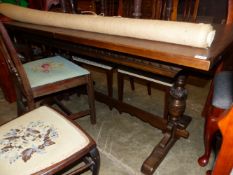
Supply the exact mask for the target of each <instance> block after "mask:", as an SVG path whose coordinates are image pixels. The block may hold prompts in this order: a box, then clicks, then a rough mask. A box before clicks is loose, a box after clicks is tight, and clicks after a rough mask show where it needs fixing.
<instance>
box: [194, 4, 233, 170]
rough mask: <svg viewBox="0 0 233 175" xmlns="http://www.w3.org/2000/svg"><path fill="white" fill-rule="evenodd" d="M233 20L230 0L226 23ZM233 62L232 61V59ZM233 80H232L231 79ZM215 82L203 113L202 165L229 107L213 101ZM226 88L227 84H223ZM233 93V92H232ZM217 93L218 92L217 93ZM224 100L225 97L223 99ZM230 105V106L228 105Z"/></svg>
mask: <svg viewBox="0 0 233 175" xmlns="http://www.w3.org/2000/svg"><path fill="white" fill-rule="evenodd" d="M232 22H233V0H228V16H227V21H226V24H228V25H230V24H232ZM227 59H229V60H230V59H232V53H230V55H228V56H227V58H226V59H225V60H227ZM225 64H226V63H225V62H221V64H219V65H218V67H217V69H216V71H215V72H216V73H215V74H216V75H215V76H217V74H219V72H221V71H222V70H223V69H224V67H225ZM231 64H232V61H231ZM229 81H232V80H229ZM214 88H215V87H214V82H212V83H211V86H210V90H209V94H208V97H207V100H206V103H205V106H204V109H203V112H202V115H204V116H205V131H204V145H205V152H204V154H203V155H202V156H201V157H200V158H199V159H198V163H199V165H200V166H205V165H207V163H208V161H209V157H210V153H211V148H212V141H213V137H214V134H215V132H216V131H217V130H218V128H217V118H218V117H219V116H220V114H221V113H222V112H223V111H224V109H226V108H227V106H224V107H222V106H221V105H220V106H219V105H217V106H215V105H214V104H213V103H212V102H213V101H212V100H213V95H214V93H215V92H214ZM223 88H225V86H223ZM231 93H232V92H231ZM215 95H216V94H215ZM223 100H224V99H223ZM226 100H227V99H226ZM228 107H229V106H228Z"/></svg>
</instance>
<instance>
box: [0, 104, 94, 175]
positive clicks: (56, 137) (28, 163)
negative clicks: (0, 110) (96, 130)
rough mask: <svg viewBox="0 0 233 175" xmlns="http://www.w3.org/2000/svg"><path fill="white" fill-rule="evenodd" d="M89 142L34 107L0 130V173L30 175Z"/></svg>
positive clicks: (49, 112)
mask: <svg viewBox="0 0 233 175" xmlns="http://www.w3.org/2000/svg"><path fill="white" fill-rule="evenodd" d="M89 142H90V140H89V139H88V137H87V136H86V135H85V134H84V133H83V132H82V131H81V130H80V129H79V128H77V127H76V126H75V125H74V124H72V123H71V122H70V121H68V120H67V119H65V118H64V117H63V116H62V115H61V114H59V113H58V112H56V111H54V110H53V109H51V108H49V107H45V106H43V107H40V108H37V109H35V110H33V111H31V112H29V113H27V114H25V115H23V116H21V117H18V118H17V119H15V120H13V121H11V122H9V123H7V124H5V125H2V126H1V127H0V174H1V175H19V174H22V175H29V174H32V173H35V172H38V171H39V170H42V169H44V168H46V167H49V166H50V165H53V164H55V163H57V162H60V161H62V160H64V159H66V158H68V157H69V156H71V155H72V154H74V153H76V152H78V151H80V150H82V149H83V148H84V147H85V146H86V145H88V143H89Z"/></svg>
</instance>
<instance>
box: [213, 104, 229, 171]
mask: <svg viewBox="0 0 233 175" xmlns="http://www.w3.org/2000/svg"><path fill="white" fill-rule="evenodd" d="M218 126H219V128H220V131H221V133H222V136H223V142H222V145H221V148H220V151H219V153H218V156H217V160H216V162H215V165H214V168H213V171H212V175H220V174H221V175H228V174H230V173H231V171H232V170H233V149H232V146H233V106H231V108H230V109H229V110H228V111H226V112H225V113H224V114H223V115H222V117H221V119H220V120H219V122H218Z"/></svg>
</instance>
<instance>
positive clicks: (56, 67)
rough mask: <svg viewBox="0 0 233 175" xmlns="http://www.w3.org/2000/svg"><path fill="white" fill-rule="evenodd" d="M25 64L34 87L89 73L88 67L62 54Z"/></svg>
mask: <svg viewBox="0 0 233 175" xmlns="http://www.w3.org/2000/svg"><path fill="white" fill-rule="evenodd" d="M23 66H24V69H25V71H26V73H27V76H28V79H29V82H30V85H31V87H32V88H34V87H38V86H43V85H45V84H50V83H54V82H57V81H61V80H66V79H69V78H74V77H77V76H83V75H87V74H89V71H87V70H86V69H84V68H82V67H80V66H78V65H76V64H74V63H72V62H71V61H68V60H67V59H66V58H63V57H61V56H54V57H49V58H44V59H40V60H36V61H32V62H29V63H25V64H24V65H23Z"/></svg>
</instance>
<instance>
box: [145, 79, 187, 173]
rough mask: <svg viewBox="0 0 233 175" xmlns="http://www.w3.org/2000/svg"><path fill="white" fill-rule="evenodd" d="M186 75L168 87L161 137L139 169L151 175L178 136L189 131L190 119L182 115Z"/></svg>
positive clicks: (184, 102) (184, 101)
mask: <svg viewBox="0 0 233 175" xmlns="http://www.w3.org/2000/svg"><path fill="white" fill-rule="evenodd" d="M185 81H186V76H184V75H180V76H178V78H177V81H176V82H175V84H174V85H173V87H171V89H170V97H169V105H168V111H169V117H168V123H167V126H166V130H165V134H164V137H163V139H162V140H161V141H160V143H159V144H158V145H156V146H155V148H154V150H153V151H152V153H151V154H150V156H149V157H148V158H147V159H146V160H145V161H144V163H143V165H142V167H141V171H142V172H143V173H144V174H147V175H151V174H153V173H154V171H155V170H156V168H157V167H158V166H159V164H160V163H161V162H162V160H163V159H164V157H165V156H166V155H167V153H168V151H169V150H170V148H171V147H172V146H173V145H174V144H175V142H176V141H177V140H178V139H179V138H180V137H184V138H187V137H188V135H189V133H188V132H187V131H186V130H185V128H186V127H187V126H188V124H189V123H190V121H191V118H190V117H187V116H184V115H183V114H184V111H185V107H186V99H187V91H186V89H185V87H184V86H185Z"/></svg>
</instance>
